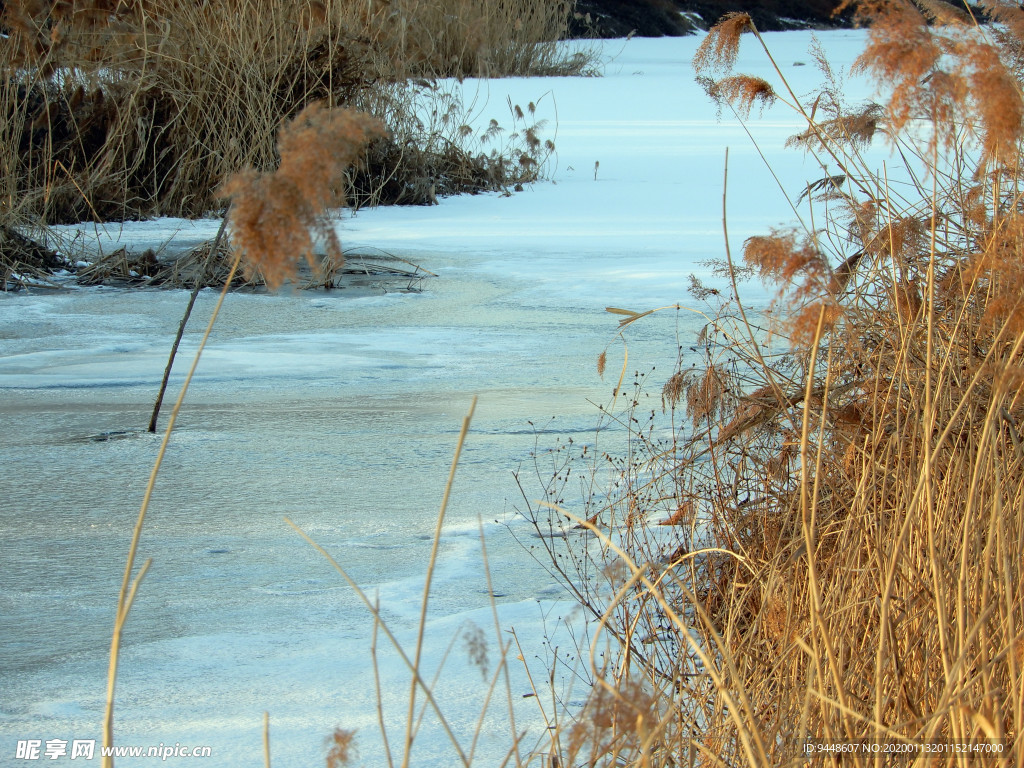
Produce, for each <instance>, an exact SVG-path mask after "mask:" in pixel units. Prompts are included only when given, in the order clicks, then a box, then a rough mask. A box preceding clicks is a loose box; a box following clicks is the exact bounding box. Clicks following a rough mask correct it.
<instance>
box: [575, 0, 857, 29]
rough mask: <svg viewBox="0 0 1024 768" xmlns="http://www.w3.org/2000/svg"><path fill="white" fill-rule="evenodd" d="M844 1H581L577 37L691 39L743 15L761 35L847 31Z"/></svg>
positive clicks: (847, 20)
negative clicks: (736, 13) (788, 31)
mask: <svg viewBox="0 0 1024 768" xmlns="http://www.w3.org/2000/svg"><path fill="white" fill-rule="evenodd" d="M840 3H841V0H577V2H576V14H575V17H574V19H573V22H572V27H571V30H570V33H571V34H572V35H573V36H574V37H588V36H596V37H625V36H626V35H628V34H630V33H631V32H633V33H635V34H637V35H640V36H641V37H663V36H666V35H674V36H675V35H688V34H691V33H693V32H695V31H696V30H697V29H707V28H708V27H710V26H712V25H713V24H715V23H716V22H717V21H718V20H719V19H721V18H722V16H724V15H725V14H726V13H729V12H731V11H744V12H746V13H749V14H750V15H751V17H753V19H754V23H755V24H756V25H757V27H758V29H760V30H762V31H765V32H767V31H771V30H784V29H800V28H805V27H823V28H825V27H838V26H848V25H849V23H850V17H851V12H850V11H849V10H847V11H844V12H843V13H842V14H839V15H836V14H835V11H836V9H837V8H838V7H839V5H840Z"/></svg>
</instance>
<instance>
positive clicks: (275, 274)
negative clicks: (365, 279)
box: [222, 104, 386, 288]
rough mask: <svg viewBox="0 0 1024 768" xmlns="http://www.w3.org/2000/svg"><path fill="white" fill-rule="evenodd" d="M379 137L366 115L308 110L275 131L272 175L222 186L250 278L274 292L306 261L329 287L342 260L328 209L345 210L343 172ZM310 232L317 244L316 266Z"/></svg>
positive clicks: (317, 107)
mask: <svg viewBox="0 0 1024 768" xmlns="http://www.w3.org/2000/svg"><path fill="white" fill-rule="evenodd" d="M385 134H386V131H385V128H384V125H383V124H382V123H381V122H380V121H379V120H377V119H375V118H372V117H370V116H369V115H365V114H362V113H359V112H353V111H350V110H346V109H342V108H337V109H333V110H330V109H325V108H324V107H323V105H321V104H312V105H310V106H308V107H306V109H304V110H303V111H302V112H301V113H300V114H299V115H298V116H297V117H296V118H295V120H293V121H292V122H291V123H289V124H288V125H286V126H284V127H283V128H282V129H281V133H280V136H279V138H278V143H277V146H278V151H279V152H280V155H281V164H280V166H279V167H278V169H277V170H276V171H274V172H273V173H259V172H258V171H255V170H248V171H243V172H241V173H239V174H237V175H235V176H232V177H231V178H230V179H229V180H228V181H227V183H226V184H225V185H224V188H223V190H222V193H223V194H224V196H226V197H230V198H231V212H230V214H231V239H232V242H233V243H234V244H235V246H236V247H237V248H238V249H239V251H240V252H241V253H242V256H243V258H244V260H245V263H246V265H247V271H248V273H249V274H250V275H252V274H253V273H256V272H258V273H260V274H261V275H262V276H263V278H264V279H265V281H266V283H267V285H268V286H270V287H271V288H276V287H278V286H280V285H281V284H282V283H283V282H284V281H285V279H287V278H290V277H294V275H295V269H296V262H297V261H298V260H299V259H300V258H305V259H306V261H307V262H309V265H310V268H311V269H313V270H314V271H317V270H321V271H324V275H323V278H324V280H325V281H330V279H331V278H332V276H333V273H334V272H335V271H337V270H338V269H340V268H341V266H342V263H343V262H344V258H343V256H342V253H341V244H340V243H339V242H338V237H337V234H336V233H335V230H334V226H333V225H332V222H331V221H330V220H329V218H328V217H327V213H328V209H329V208H331V207H337V206H341V205H344V203H345V200H344V195H343V192H342V190H340V189H339V185H340V180H341V179H342V178H343V173H344V172H345V171H346V170H347V169H348V168H349V167H350V166H352V165H354V164H355V163H356V162H357V161H358V159H359V158H360V156H361V154H362V151H363V149H364V148H365V146H366V145H367V144H368V143H369V142H370V141H371V140H372V139H373V138H375V137H380V136H384V135H385ZM314 233H315V234H318V235H320V237H321V238H322V240H323V242H324V248H325V249H326V258H325V259H324V263H323V264H320V263H319V259H318V257H317V255H316V253H315V245H316V244H315V243H314V239H313V236H314Z"/></svg>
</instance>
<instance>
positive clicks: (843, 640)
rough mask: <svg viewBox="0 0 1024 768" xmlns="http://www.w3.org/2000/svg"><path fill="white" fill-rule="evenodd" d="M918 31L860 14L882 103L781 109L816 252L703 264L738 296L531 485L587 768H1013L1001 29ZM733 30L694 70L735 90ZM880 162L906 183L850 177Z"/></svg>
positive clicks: (1016, 207)
mask: <svg viewBox="0 0 1024 768" xmlns="http://www.w3.org/2000/svg"><path fill="white" fill-rule="evenodd" d="M939 11H941V9H935V8H932V9H931V10H930V11H928V12H927V13H923V12H922V10H921V9H920V8H918V7H916V6H913V5H909V4H902V3H897V2H886V3H884V4H883V3H869V4H868V5H867V6H866V7H865V12H867V13H869V14H870V15H871V17H872V25H873V26H872V28H871V31H870V32H869V41H868V47H867V49H866V51H865V53H864V54H863V56H862V57H861V58H860V59H859V62H858V66H859V67H860V68H861V69H862V70H864V71H866V72H869V73H872V74H873V75H874V76H875V77H876V78H878V80H879V81H880V82H881V83H882V84H883V85H884V86H886V90H885V91H884V93H885V95H886V100H885V102H884V103H883V104H882V105H881V106H871V107H869V108H868V109H867V110H864V109H863V108H859V109H856V110H853V111H843V110H841V109H840V108H839V107H840V97H841V94H840V93H838V92H837V91H836V90H835V89H834V88H831V86H829V90H826V91H825V92H823V93H822V94H819V95H817V96H812V97H811V98H810V99H809V100H807V103H803V102H800V101H788V103H789V106H791V107H792V108H794V109H796V110H797V112H798V114H800V115H802V116H803V117H804V118H806V119H807V121H808V122H807V126H806V130H805V131H803V132H801V134H800V137H798V139H797V140H796V142H795V144H796V145H797V146H799V147H802V148H804V149H806V150H807V151H809V152H811V153H813V154H814V155H815V156H819V157H821V163H822V170H823V172H824V173H825V176H824V178H823V179H821V180H820V181H818V182H813V183H812V184H809V185H808V190H807V192H806V193H805V194H804V195H802V196H801V199H800V201H799V202H800V204H803V205H806V206H807V208H808V220H811V221H814V222H815V228H814V229H813V230H811V229H804V228H802V227H795V228H793V229H781V230H776V231H773V232H770V233H768V234H766V235H764V236H759V237H754V238H750V239H749V240H748V241H747V242H746V244H745V246H744V251H743V263H742V264H740V263H735V264H734V263H733V262H732V261H731V259H730V258H729V257H728V256H727V258H726V263H725V264H724V273H725V274H726V275H729V276H730V277H731V278H732V279H733V285H734V293H733V295H732V296H731V297H728V298H726V299H725V300H724V302H723V304H722V305H721V306H720V307H719V308H718V311H717V314H715V315H714V319H713V320H712V321H711V322H710V324H709V325H708V327H707V328H705V330H704V332H703V333H702V334H701V336H700V337H699V338H698V339H697V341H696V344H695V345H694V346H693V347H692V348H691V347H686V346H685V345H684V346H683V347H680V350H681V351H680V354H679V357H678V359H677V365H676V367H675V369H674V370H673V371H671V372H670V374H669V375H668V376H667V377H666V378H662V379H661V380H660V382H659V381H658V380H655V379H654V373H651V374H647V375H641V374H637V376H636V378H635V380H634V382H633V387H632V389H631V390H621V389H620V391H619V395H618V398H617V400H616V401H615V402H613V403H612V404H611V405H610V406H609V407H608V408H606V409H604V413H605V419H606V420H607V421H606V423H604V424H603V425H602V432H600V433H599V440H600V441H601V445H602V446H603V449H602V450H594V449H593V446H587V447H585V448H583V449H580V448H577V447H575V446H571V445H565V446H560V447H559V448H557V449H555V450H553V451H551V452H550V453H541V454H539V455H538V472H541V470H540V469H539V468H540V467H541V466H542V464H541V463H540V462H541V461H543V462H549V461H551V462H553V465H552V466H553V468H554V472H553V473H551V472H550V470H545V475H544V477H543V480H542V482H543V484H544V488H545V500H546V501H547V502H548V503H550V504H552V505H554V506H556V507H558V510H559V511H558V512H556V513H554V514H552V515H548V514H545V510H547V509H548V508H547V507H539V508H534V507H532V506H531V507H530V514H531V515H532V518H533V519H534V520H535V522H536V525H537V529H538V533H539V534H541V536H542V538H541V540H542V541H543V542H546V543H547V548H548V551H549V554H550V557H551V562H552V564H553V571H554V572H555V573H557V574H561V576H562V578H563V579H564V582H565V584H566V586H567V587H568V589H569V590H570V591H572V592H573V594H574V595H575V596H576V598H577V599H578V600H579V602H580V603H581V605H582V606H584V607H585V608H586V609H587V610H588V611H590V613H591V615H592V617H593V618H594V621H595V627H596V630H595V632H596V633H597V635H598V640H595V643H594V647H598V646H599V644H600V641H601V639H602V638H603V640H604V641H605V642H607V643H608V644H609V645H610V646H611V647H613V648H616V649H618V654H617V655H616V656H614V657H613V659H614V660H613V661H611V662H609V661H608V660H607V659H608V657H607V656H606V657H605V659H606V661H605V665H604V666H603V667H601V668H600V669H595V674H598V675H600V676H601V680H602V682H601V683H599V685H598V688H597V689H596V692H595V694H594V696H593V697H592V700H591V704H590V705H589V706H590V707H591V708H592V710H594V711H597V710H599V711H601V712H604V713H606V714H610V715H611V716H612V721H613V722H614V725H612V726H609V727H610V728H612V729H613V730H611V731H603V732H601V734H600V738H595V737H593V736H591V737H590V741H588V742H587V744H588V745H589V751H588V752H587V753H586V757H585V759H584V760H583V762H586V761H589V763H588V764H591V765H612V764H618V765H637V766H639V765H682V764H688V765H708V766H711V765H715V766H721V765H729V766H735V765H749V766H755V765H756V766H763V765H798V764H805V762H806V760H807V757H806V753H805V752H804V745H805V744H806V743H807V742H808V741H814V740H820V741H825V742H849V743H857V744H860V743H864V742H870V743H874V744H883V743H886V742H888V743H890V744H893V743H895V744H904V745H915V747H914V748H915V749H917V751H915V752H912V753H911V754H910V756H909V757H904V758H901V760H902V762H901V763H900V764H904V763H905V764H909V765H950V766H952V765H968V764H969V765H973V764H975V763H983V764H985V765H1005V766H1018V767H1019V766H1021V765H1024V742H1022V741H1021V739H1022V738H1024V734H1022V730H1024V664H1022V653H1021V648H1022V644H1024V587H1022V584H1024V556H1022V553H1024V431H1022V429H1024V396H1022V392H1024V390H1022V385H1024V373H1022V371H1024V312H1022V310H1024V298H1022V294H1021V291H1020V286H1021V285H1022V281H1024V207H1022V201H1021V192H1020V190H1021V189H1022V187H1024V178H1022V177H1021V167H1020V157H1021V145H1020V140H1021V113H1020V112H1019V111H1018V110H1019V104H1020V103H1021V97H1020V94H1021V91H1022V81H1024V76H1022V74H1021V73H1022V69H1021V66H1020V64H1021V61H1022V59H1021V53H1020V52H1021V50H1024V37H1022V36H1021V33H1022V32H1024V25H1021V24H1019V23H1013V22H1019V21H1020V16H1021V12H1020V11H1019V9H1018V8H1017V7H1016V6H1014V5H1002V4H991V5H988V6H987V11H988V12H989V13H990V14H991V15H992V16H993V17H996V18H1000V19H1006V20H1007V22H1008V23H1006V24H1004V25H1003V26H1000V27H998V28H984V27H977V26H976V25H971V26H967V25H965V24H964V16H963V15H962V14H942V13H939ZM943 21H945V22H948V23H938V22H943ZM744 24H746V25H747V26H749V22H744ZM738 26H740V27H742V26H743V25H738V23H737V22H736V20H735V19H730V20H729V21H728V22H727V25H726V26H725V27H723V28H722V29H720V30H718V31H716V32H713V33H712V35H711V36H709V38H708V41H706V42H705V44H704V46H702V53H701V54H700V56H699V58H698V62H697V63H698V66H699V68H702V69H703V71H705V72H706V71H708V70H710V69H720V68H721V67H722V66H723V65H724V64H727V63H728V62H729V61H731V60H733V58H734V56H735V51H734V46H735V45H736V41H737V40H738V34H737V28H738ZM761 43H762V44H763V41H761ZM726 74H727V76H728V73H727V72H726ZM774 89H775V90H776V91H777V92H779V93H786V94H787V99H789V100H791V99H792V98H793V94H792V92H791V91H790V90H789V88H788V86H787V85H786V84H785V83H777V84H775V85H774ZM732 99H733V100H737V99H739V100H742V96H739V95H736V96H733V97H732ZM1000 104H1001V105H1004V106H1003V107H1002V108H1000V107H998V106H997V105H1000ZM876 134H879V135H884V136H885V137H886V138H887V140H888V141H889V142H890V144H891V146H893V147H894V148H895V149H896V150H897V151H898V153H899V157H901V158H903V159H904V160H905V161H906V162H907V165H908V166H909V167H910V168H912V169H914V170H915V172H916V173H917V175H914V174H908V175H909V181H904V182H902V183H901V184H899V185H898V186H897V185H895V184H893V183H892V181H893V180H892V179H890V178H889V174H892V175H895V174H896V170H895V167H896V164H895V163H894V164H893V165H891V166H890V168H889V172H888V174H879V173H877V172H876V171H874V170H873V169H874V167H875V166H874V165H872V164H869V163H868V162H867V161H866V160H865V159H864V158H863V156H862V154H861V153H862V151H863V150H864V149H865V147H867V146H868V145H869V144H870V142H871V137H872V136H874V135H876ZM837 163H838V167H837ZM921 168H924V169H926V172H925V173H924V174H920V173H919V170H920V169H921ZM749 274H752V275H755V276H757V277H758V278H760V279H761V280H764V281H766V282H769V283H774V284H776V285H777V286H778V287H779V294H778V297H777V299H776V301H775V303H774V304H773V306H772V309H771V311H770V312H764V313H761V312H755V311H753V310H752V309H750V308H748V307H746V306H745V305H744V304H743V302H742V301H741V300H740V297H739V294H738V289H737V288H736V286H737V285H738V283H739V281H740V279H741V278H742V277H743V276H744V275H749ZM701 296H702V298H705V299H706V298H710V294H708V293H707V292H706V291H705V292H703V293H702V295H701ZM617 312H621V313H625V310H617ZM634 315H635V316H636V317H640V316H641V315H640V314H639V313H634ZM687 349H690V350H691V351H692V353H693V354H696V355H697V356H699V357H700V358H702V360H701V362H700V363H699V364H698V363H697V361H696V360H695V359H694V357H693V355H691V354H687V353H686V350H687ZM623 373H624V374H625V371H624V372H623ZM661 382H663V383H661ZM659 398H660V403H659V404H660V406H661V407H660V408H655V407H652V403H655V402H658V401H659ZM623 429H624V430H625V433H626V434H627V444H626V447H625V449H624V450H612V449H611V448H610V447H609V445H610V443H609V441H610V440H611V439H612V436H613V435H615V434H616V430H620V431H621V430H623ZM604 430H607V431H604ZM543 466H547V464H544V465H543ZM571 478H581V479H580V480H579V481H578V482H579V488H578V489H577V488H576V487H575V486H574V483H575V482H576V481H574V480H571ZM597 489H605V490H597ZM579 496H582V498H583V499H584V502H583V504H582V505H581V506H580V507H579V508H578V509H577V508H576V507H575V506H574V505H573V504H571V503H570V504H568V505H567V503H566V500H567V499H573V498H574V497H579ZM566 518H568V519H570V521H574V520H588V521H589V523H588V524H587V525H586V526H585V527H586V531H585V535H584V534H580V533H575V534H574V533H573V528H572V525H571V522H570V524H566V523H564V522H563V521H564V520H565V519H566ZM609 688H610V689H612V690H614V691H615V692H617V697H613V698H614V703H609V700H608V693H607V690H608V689H609ZM629 707H632V709H629V710H628V711H629V716H628V717H616V716H615V713H620V712H625V711H627V709H628V708H629ZM587 712H588V713H590V714H584V716H583V717H584V721H583V722H584V724H582V725H581V726H580V729H581V732H586V733H591V732H593V731H595V730H596V726H595V725H594V717H593V714H592V711H591V710H587ZM587 718H589V719H587ZM640 724H642V725H643V728H642V729H641V727H640ZM588 729H589V730H588ZM921 744H930V745H937V746H942V747H943V748H944V749H945V750H946V751H943V752H930V753H925V752H923V751H921V749H920V745H921ZM964 744H974V745H976V746H977V745H981V748H983V749H995V750H999V751H998V752H997V753H996V755H995V756H994V757H986V758H982V757H981V755H980V753H978V752H973V753H972V752H959V753H954V752H951V751H949V750H950V747H949V746H947V745H964ZM961 748H962V747H961ZM577 762H580V760H577ZM892 762H893V760H892V757H891V756H884V755H881V754H880V753H876V752H865V751H859V752H847V753H845V754H843V755H841V756H840V755H836V754H834V753H826V754H820V753H819V755H818V756H817V757H816V758H814V759H813V760H812V762H811V763H810V764H823V765H832V764H835V765H839V764H842V765H888V764H892Z"/></svg>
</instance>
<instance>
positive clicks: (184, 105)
mask: <svg viewBox="0 0 1024 768" xmlns="http://www.w3.org/2000/svg"><path fill="white" fill-rule="evenodd" d="M568 14H569V10H568V8H567V2H566V0H539V1H538V2H533V0H530V1H529V2H527V0H512V1H510V2H503V3H491V2H484V1H483V0H446V2H443V3H436V2H424V1H423V0H401V2H388V3H386V2H377V0H372V1H371V2H350V0H317V1H316V2H310V1H309V0H302V1H301V2H294V3H291V2H274V3H264V2H259V0H208V1H207V2H202V3H197V2H192V0H188V1H185V0H142V1H141V2H134V3H121V2H109V1H108V0H74V1H73V2H72V1H69V2H59V3H49V2H46V3H43V2H32V1H30V0H9V2H6V3H3V4H2V5H0V28H2V29H3V31H4V37H5V40H4V46H3V47H2V48H0V75H2V76H0V104H2V105H3V106H2V109H3V114H4V119H3V120H2V121H0V169H2V170H0V221H2V223H7V224H16V225H20V224H22V223H24V222H26V221H28V222H31V223H33V224H44V225H45V224H54V223H67V222H76V221H81V220H86V219H101V220H110V219H115V220H117V219H130V218H139V217H143V216H149V215H154V214H160V215H176V216H201V215H205V214H207V213H208V212H210V211H211V210H214V209H216V208H217V206H218V200H217V197H216V190H217V189H218V188H219V187H220V185H221V184H222V183H223V182H224V180H225V179H226V178H227V177H228V176H230V175H231V174H233V173H236V172H238V171H239V170H240V169H242V168H247V167H248V168H254V169H256V170H257V171H259V172H266V171H269V170H271V169H273V168H275V167H276V165H277V161H278V158H277V156H276V154H275V148H274V141H275V136H276V133H277V130H278V127H279V126H280V125H281V124H282V123H284V122H286V121H288V120H291V119H293V118H294V117H295V116H296V115H298V114H299V113H300V112H301V111H302V110H303V109H305V108H306V107H308V106H309V105H310V104H313V103H316V102H323V103H324V104H325V105H326V106H328V107H337V106H347V107H350V108H355V109H358V110H360V111H370V112H371V113H372V114H374V115H376V116H377V117H378V118H379V119H382V120H384V121H385V122H386V123H387V124H388V127H389V129H390V130H391V138H387V139H386V138H380V139H378V140H377V142H375V143H374V145H373V147H372V152H371V153H370V154H369V155H368V161H369V162H368V163H367V164H364V165H363V168H362V170H361V171H360V172H359V173H360V174H361V177H360V178H358V179H357V178H355V177H354V175H353V176H349V177H346V179H345V183H346V184H348V185H349V196H350V199H351V202H353V204H357V205H358V204H362V203H363V202H374V203H380V202H384V203H387V202H393V201H401V202H407V203H409V202H412V203H421V204H422V203H427V202H430V201H431V199H432V196H431V195H430V194H428V190H429V185H430V182H431V181H432V179H431V178H430V177H429V176H428V177H426V179H424V174H432V175H433V176H434V177H435V178H434V179H433V180H435V181H438V185H439V187H445V188H446V189H445V190H444V191H449V192H458V191H462V190H464V189H469V190H471V191H476V190H479V189H483V188H486V189H492V188H503V187H504V186H505V185H509V186H511V185H512V184H515V183H518V182H519V181H522V180H524V178H523V177H522V175H521V174H520V173H519V171H518V166H517V164H515V163H514V162H513V163H505V164H501V163H497V162H495V161H494V159H493V158H491V157H489V156H487V155H481V154H480V153H479V152H477V151H476V148H475V147H474V145H473V143H472V142H471V141H466V140H465V138H466V137H464V136H460V134H459V132H458V127H459V126H458V124H457V123H456V124H449V125H445V126H441V127H440V128H439V127H438V126H423V125H422V124H419V123H417V119H416V118H417V106H416V105H417V103H418V101H417V97H416V94H415V93H414V89H412V88H411V87H409V86H407V85H406V83H407V82H408V81H409V79H410V78H420V79H422V78H428V79H430V78H437V77H445V76H455V77H463V76H468V75H501V74H522V73H526V72H531V73H537V72H543V73H554V72H565V71H579V70H580V69H582V68H585V67H586V66H587V64H588V59H587V57H586V56H585V55H582V54H581V55H580V56H576V55H575V54H573V53H572V52H569V51H567V50H566V49H564V48H559V47H557V46H556V45H555V41H556V40H557V38H558V37H559V35H560V34H561V32H562V31H563V30H564V29H565V25H566V23H567V22H566V20H567V17H568ZM423 82H426V81H425V80H424V81H423ZM432 129H439V133H437V134H436V135H435V134H432V133H431V130H432ZM471 138H472V137H471ZM519 147H520V144H516V143H513V146H511V147H509V148H508V151H507V152H506V151H504V150H503V154H504V155H505V156H506V157H511V156H512V153H513V152H515V150H518V149H519ZM515 154H516V157H518V152H515ZM464 177H468V178H469V180H470V183H469V184H468V185H467V186H459V185H460V183H461V181H462V178H464ZM396 179H397V180H398V183H397V184H396V183H394V182H395V180H396ZM386 185H389V186H388V189H386V190H385V189H383V187H384V186H386ZM417 186H420V187H422V188H421V189H411V188H413V187H417ZM439 193H440V192H439Z"/></svg>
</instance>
